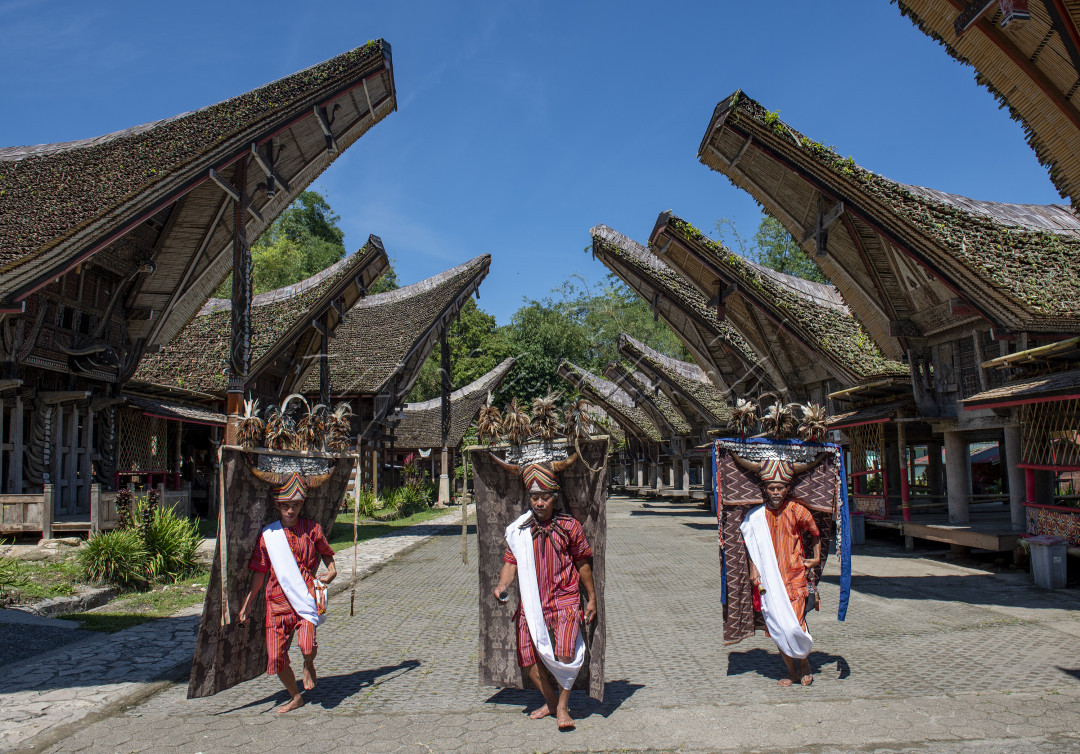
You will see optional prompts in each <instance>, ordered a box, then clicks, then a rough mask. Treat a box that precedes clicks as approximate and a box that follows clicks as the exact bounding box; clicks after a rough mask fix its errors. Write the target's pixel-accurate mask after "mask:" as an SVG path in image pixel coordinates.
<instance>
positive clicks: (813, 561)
mask: <svg viewBox="0 0 1080 754" xmlns="http://www.w3.org/2000/svg"><path fill="white" fill-rule="evenodd" d="M802 562H803V566H805V567H806V568H813V567H814V566H816V565H817V564H818V563H820V562H821V558H803V561H802Z"/></svg>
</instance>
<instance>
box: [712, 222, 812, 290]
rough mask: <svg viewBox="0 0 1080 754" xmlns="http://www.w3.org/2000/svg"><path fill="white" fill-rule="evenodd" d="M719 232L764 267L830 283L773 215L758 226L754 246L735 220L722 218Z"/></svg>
mask: <svg viewBox="0 0 1080 754" xmlns="http://www.w3.org/2000/svg"><path fill="white" fill-rule="evenodd" d="M716 230H717V232H718V233H719V235H720V239H721V240H722V241H724V243H727V244H728V245H732V243H731V242H730V241H729V238H733V239H734V245H735V246H737V249H738V251H739V253H740V254H741V255H742V256H744V257H746V258H747V259H751V260H753V261H754V262H757V263H758V264H760V265H761V266H763V267H768V268H769V269H770V270H776V271H777V272H783V273H785V274H788V275H794V276H796V277H800V278H803V279H804V280H813V281H815V282H818V283H827V282H828V281H827V280H826V279H825V276H824V275H822V274H821V270H820V269H819V268H818V266H817V265H816V264H814V262H813V260H812V259H810V257H808V256H807V255H806V252H804V251H803V250H802V247H800V246H799V244H798V243H797V242H796V241H795V239H794V238H792V237H791V234H790V233H788V232H787V229H786V228H784V226H783V225H781V224H780V221H779V220H777V219H776V218H775V217H773V216H772V215H765V214H763V215H762V216H761V223H760V224H759V225H758V229H757V232H756V233H754V240H753V245H752V246H750V247H748V246H747V244H746V242H745V241H744V240H743V238H742V237H741V236H740V235H739V231H738V230H737V229H736V228H735V224H734V223H733V222H732V221H731V220H729V219H727V218H721V219H720V220H718V221H717V222H716Z"/></svg>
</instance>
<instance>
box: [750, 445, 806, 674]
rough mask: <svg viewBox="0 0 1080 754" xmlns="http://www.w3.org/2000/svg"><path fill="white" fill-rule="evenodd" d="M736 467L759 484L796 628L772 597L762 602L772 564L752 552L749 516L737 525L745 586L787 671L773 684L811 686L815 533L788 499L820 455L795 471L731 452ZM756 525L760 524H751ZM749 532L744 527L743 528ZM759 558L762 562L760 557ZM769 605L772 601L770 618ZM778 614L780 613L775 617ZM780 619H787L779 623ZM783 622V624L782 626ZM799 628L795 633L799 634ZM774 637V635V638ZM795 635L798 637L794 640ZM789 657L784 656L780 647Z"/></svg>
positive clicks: (790, 466) (802, 507)
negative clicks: (744, 554)
mask: <svg viewBox="0 0 1080 754" xmlns="http://www.w3.org/2000/svg"><path fill="white" fill-rule="evenodd" d="M732 457H733V458H734V459H735V461H736V463H738V464H739V465H740V466H742V467H743V468H744V469H746V470H748V471H751V472H752V473H754V474H757V476H758V477H759V478H760V479H761V486H762V490H763V492H764V493H765V505H764V506H763V511H762V512H763V514H764V523H765V524H766V525H767V527H768V535H769V540H770V543H771V545H772V554H774V555H775V566H776V568H777V569H778V571H779V578H780V580H781V581H780V582H779V584H778V585H782V587H783V588H784V590H785V592H786V596H787V599H788V601H790V603H791V610H792V612H793V613H794V619H795V620H796V621H798V625H797V626H794V625H792V621H791V620H790V617H791V616H790V614H787V613H786V610H784V611H781V610H777V609H776V607H777V606H776V603H775V601H774V600H775V599H776V597H777V596H776V595H772V596H771V597H768V598H767V597H766V595H767V590H766V589H765V587H764V585H763V576H762V572H763V571H765V570H768V571H769V572H773V571H772V562H768V563H766V562H765V561H766V560H769V558H768V555H769V553H768V552H764V553H763V552H761V551H760V550H759V551H758V552H757V553H756V557H755V551H754V549H753V537H752V527H753V522H752V521H751V519H752V518H753V517H754V513H756V512H757V511H756V510H755V511H753V512H751V514H749V515H748V516H747V520H746V521H745V522H744V523H743V533H744V539H745V540H746V542H747V549H748V553H749V554H750V583H751V585H752V586H753V588H754V589H755V590H757V591H758V593H759V594H760V595H761V597H762V612H763V613H765V614H766V616H765V617H766V625H767V626H769V629H768V630H769V632H770V633H769V635H770V636H772V638H773V639H774V641H776V642H777V646H778V647H779V649H780V656H781V657H783V658H784V665H786V666H787V671H788V677H787V678H782V679H780V681H779V682H778V683H779V685H781V686H791V685H792V684H793V683H801V684H802V685H803V686H809V685H810V684H812V683H813V682H814V675H813V671H812V669H811V668H810V662H809V661H808V660H807V659H806V657H807V654H808V653H809V651H810V646H812V641H813V640H812V639H811V638H810V635H809V633H806V621H805V619H804V613H805V612H806V598H807V596H808V594H809V588H808V587H807V581H806V572H807V569H810V568H813V567H814V566H816V565H817V564H818V563H820V562H821V540H820V539H819V537H820V536H821V532H820V531H819V530H818V527H817V523H816V522H815V521H814V517H813V516H812V515H811V514H810V511H809V510H808V509H807V508H806V506H805V504H804V503H803V502H802V501H801V500H799V499H798V498H796V497H793V496H792V495H791V482H792V480H793V479H794V477H795V475H796V473H801V472H803V471H807V470H809V469H810V468H812V467H813V466H814V465H816V463H819V462H820V461H821V460H822V459H823V458H824V456H821V457H819V459H818V461H816V462H815V463H814V464H799V465H798V468H796V466H795V465H794V464H792V463H791V462H789V461H783V460H779V459H769V460H766V461H762V462H760V463H752V462H748V461H746V460H745V459H742V458H740V457H739V456H737V455H736V454H734V453H732ZM756 520H757V521H758V523H760V519H756ZM748 527H749V528H748ZM804 534H809V535H810V542H811V550H812V556H811V557H809V558H808V557H806V550H805V547H804V544H803V535H804ZM763 555H764V556H765V557H762V556H763ZM770 601H771V602H772V609H771V613H772V614H771V615H770V614H769V612H770V605H769V603H770ZM780 613H783V614H780ZM785 616H787V619H786V620H785ZM785 623H786V625H784V624H785ZM800 629H801V631H800ZM778 634H779V635H778ZM800 634H801V635H800ZM792 647H794V648H796V650H795V651H794V654H789V653H788V652H785V651H784V650H785V648H788V649H789V652H790V651H792V649H791V648H792Z"/></svg>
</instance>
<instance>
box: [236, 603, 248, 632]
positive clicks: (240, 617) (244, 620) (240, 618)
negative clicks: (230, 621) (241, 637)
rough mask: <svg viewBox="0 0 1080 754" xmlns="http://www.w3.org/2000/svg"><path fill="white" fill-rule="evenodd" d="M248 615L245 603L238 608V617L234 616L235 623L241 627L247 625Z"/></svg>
mask: <svg viewBox="0 0 1080 754" xmlns="http://www.w3.org/2000/svg"><path fill="white" fill-rule="evenodd" d="M249 613H250V611H249V610H248V606H247V603H246V602H245V603H244V605H243V606H242V607H241V608H240V613H239V615H237V616H236V622H237V623H238V624H240V625H241V626H243V625H244V624H245V623H247V619H248V617H249Z"/></svg>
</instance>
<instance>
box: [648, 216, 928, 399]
mask: <svg viewBox="0 0 1080 754" xmlns="http://www.w3.org/2000/svg"><path fill="white" fill-rule="evenodd" d="M664 230H666V231H668V232H670V233H673V234H674V235H675V236H676V237H677V238H678V239H679V241H680V242H683V243H686V244H688V245H691V246H692V248H693V253H695V254H696V255H699V256H700V257H701V258H702V259H703V260H704V261H705V262H706V263H707V264H708V267H709V269H710V270H713V271H715V272H718V273H719V274H721V275H723V276H724V277H725V278H728V279H729V281H731V282H734V283H735V284H736V286H737V288H738V295H742V296H744V297H747V298H749V299H751V300H752V301H753V302H754V305H755V306H756V307H758V308H761V309H762V310H765V311H767V312H769V313H770V315H771V319H773V321H775V322H779V323H781V324H782V325H783V326H784V327H785V328H788V329H790V330H791V331H792V332H793V333H794V334H795V335H796V337H797V338H798V339H799V340H801V341H802V342H803V344H804V345H805V346H806V347H808V348H810V349H812V350H814V351H816V352H818V353H820V354H822V355H823V356H825V357H826V358H828V359H830V360H831V361H832V363H833V364H834V365H835V366H834V369H835V370H837V371H840V372H847V373H849V374H850V376H851V377H852V378H853V379H854V380H855V381H862V380H869V379H874V378H878V377H890V376H904V375H907V374H908V373H909V370H908V368H907V366H905V365H904V364H902V363H900V362H898V361H892V360H890V359H886V358H885V357H884V356H883V355H882V353H881V350H880V349H879V348H878V347H877V346H876V345H875V344H874V342H873V340H872V339H871V338H870V336H869V335H868V334H867V332H866V330H864V329H863V327H862V325H861V324H859V321H858V320H856V319H855V317H853V316H852V314H851V312H850V311H849V310H848V307H847V305H846V304H845V303H844V299H843V297H842V296H841V295H840V291H838V290H837V289H836V287H835V286H832V285H827V284H823V283H816V282H813V281H810V280H803V279H802V278H798V277H795V276H793V275H786V274H784V273H782V272H777V271H775V270H770V269H769V268H767V267H763V266H762V265H759V264H756V263H754V262H751V261H750V260H748V259H744V258H743V257H741V256H739V255H738V254H736V253H735V252H733V251H731V250H730V249H728V248H727V247H725V246H724V245H723V244H721V243H719V242H717V241H714V240H712V239H711V238H709V237H708V236H706V235H705V234H704V233H702V232H701V231H700V230H698V229H697V228H695V227H694V226H693V225H691V224H690V223H688V222H686V221H685V220H683V219H682V218H680V217H677V216H675V215H674V214H672V213H670V212H665V213H663V214H661V216H660V219H658V220H657V231H656V232H663V231H664Z"/></svg>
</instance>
